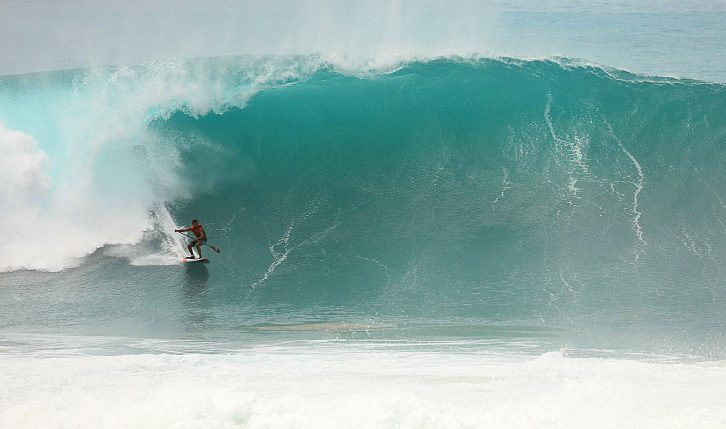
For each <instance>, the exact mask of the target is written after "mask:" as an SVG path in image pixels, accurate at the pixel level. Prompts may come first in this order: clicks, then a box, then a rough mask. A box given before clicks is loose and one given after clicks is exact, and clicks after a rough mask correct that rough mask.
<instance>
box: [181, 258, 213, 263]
mask: <svg viewBox="0 0 726 429" xmlns="http://www.w3.org/2000/svg"><path fill="white" fill-rule="evenodd" d="M181 261H182V262H183V263H185V264H190V263H193V262H201V263H202V264H208V263H209V259H207V258H182V260H181Z"/></svg>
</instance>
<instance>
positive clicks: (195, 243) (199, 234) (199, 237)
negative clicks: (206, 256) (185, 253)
mask: <svg viewBox="0 0 726 429" xmlns="http://www.w3.org/2000/svg"><path fill="white" fill-rule="evenodd" d="M187 231H191V232H193V233H194V236H195V237H196V238H195V239H194V240H192V241H191V242H189V244H187V249H189V253H191V255H192V256H191V257H187V258H186V259H197V258H195V257H194V251H193V250H192V247H196V248H197V253H198V254H199V259H202V245H203V244H204V243H206V242H207V233H206V232H204V227H203V226H202V224H201V223H199V221H198V220H196V219H194V220H193V221H192V226H189V227H186V228H180V229H175V230H174V232H187Z"/></svg>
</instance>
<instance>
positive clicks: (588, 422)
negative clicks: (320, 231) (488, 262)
mask: <svg viewBox="0 0 726 429" xmlns="http://www.w3.org/2000/svg"><path fill="white" fill-rule="evenodd" d="M0 369H2V370H1V371H0V427H7V428H20V427H22V428H28V429H32V428H47V429H50V428H62V427H73V428H79V429H80V428H98V427H104V428H128V427H134V428H158V427H184V428H208V427H214V428H268V427H275V428H340V427H347V428H370V427H376V428H481V427H490V428H499V427H501V428H532V427H538V428H548V427H552V428H583V427H588V428H620V427H645V428H650V427H652V428H656V427H657V428H684V427H688V428H722V427H724V426H725V425H726V405H724V403H723V401H722V398H723V397H724V394H726V367H724V366H723V365H721V364H719V363H714V364H665V363H646V362H636V361H628V360H616V359H592V358H568V357H564V356H563V355H562V354H561V353H546V354H544V355H542V356H539V357H536V358H521V357H520V358H511V357H510V358H505V357H502V356H498V357H497V356H493V355H490V354H486V353H436V352H422V351H410V350H409V351H396V350H370V349H366V348H365V347H361V348H359V349H356V348H351V347H342V346H341V347H339V348H337V347H332V348H320V347H315V348H310V347H309V346H306V347H301V348H294V347H293V348H288V349H278V348H269V347H268V348H258V349H250V350H245V351H240V352H237V353H227V354H213V355H200V354H192V355H189V354H187V355H174V354H172V355H167V354H161V355H159V354H144V355H132V356H66V357H46V358H40V359H39V358H36V359H28V358H27V356H12V355H5V356H2V357H0Z"/></svg>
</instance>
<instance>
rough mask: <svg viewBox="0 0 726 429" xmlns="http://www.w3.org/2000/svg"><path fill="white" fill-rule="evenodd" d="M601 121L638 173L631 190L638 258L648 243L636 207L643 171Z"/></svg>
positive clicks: (639, 213) (643, 176)
mask: <svg viewBox="0 0 726 429" xmlns="http://www.w3.org/2000/svg"><path fill="white" fill-rule="evenodd" d="M603 121H604V122H605V126H607V128H608V131H609V132H610V135H611V136H612V137H613V139H614V140H615V141H616V142H617V144H618V147H619V148H620V150H622V151H623V153H624V154H625V156H626V157H627V158H628V159H629V160H630V162H631V163H632V164H633V167H635V171H636V173H637V174H638V180H637V181H635V182H633V185H634V186H635V190H634V191H633V204H632V206H631V207H632V208H631V210H632V211H633V229H634V230H635V237H636V238H637V239H638V242H639V243H640V248H639V250H638V252H636V254H635V259H636V260H638V259H640V256H641V255H642V253H643V252H644V249H643V248H644V247H645V246H647V245H648V242H647V241H645V238H644V237H643V227H642V226H641V225H640V218H641V216H642V215H643V213H642V212H641V211H640V210H639V208H638V197H639V196H640V192H641V191H643V188H644V182H645V174H644V173H643V168H642V167H641V165H640V163H639V162H638V160H637V159H635V157H634V156H633V154H632V153H630V151H629V150H628V149H627V148H626V147H625V145H623V142H622V140H620V139H619V138H618V137H617V136H616V135H615V131H614V130H613V127H612V126H611V125H610V122H608V120H607V119H606V118H604V117H603Z"/></svg>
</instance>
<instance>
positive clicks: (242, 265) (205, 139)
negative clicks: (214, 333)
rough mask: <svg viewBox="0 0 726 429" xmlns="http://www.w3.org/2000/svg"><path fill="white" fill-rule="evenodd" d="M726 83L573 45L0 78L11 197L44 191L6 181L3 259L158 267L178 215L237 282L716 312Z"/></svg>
mask: <svg viewBox="0 0 726 429" xmlns="http://www.w3.org/2000/svg"><path fill="white" fill-rule="evenodd" d="M725 93H726V89H725V88H724V87H723V86H721V85H716V84H705V83H701V82H697V81H688V80H675V79H664V78H655V77H646V76H639V75H632V74H628V73H625V72H621V71H618V70H612V69H607V68H602V67H597V66H593V65H588V64H583V63H578V62H574V61H570V60H564V59H561V60H530V61H521V60H513V59H470V60H463V59H440V60H431V61H423V62H413V63H408V64H403V65H400V67H396V68H393V69H389V70H388V71H385V72H367V73H365V74H361V73H351V72H350V71H347V72H345V71H342V70H341V69H340V68H336V67H335V66H334V65H331V64H330V63H328V62H325V61H322V60H320V59H319V58H315V57H296V58H222V59H209V60H195V61H189V62H162V63H154V64H149V65H144V66H137V67H124V68H117V69H93V70H80V71H72V72H56V73H49V74H42V75H24V76H16V77H4V78H3V79H2V103H1V105H2V108H0V121H1V122H2V123H4V124H5V127H6V128H7V130H17V132H10V131H7V130H5V131H3V134H2V136H3V137H2V142H3V147H4V148H5V149H4V152H5V153H6V154H8V153H9V154H10V158H6V161H5V162H7V163H8V165H13V166H17V167H18V168H22V169H24V170H23V171H25V172H26V173H27V174H26V173H23V174H20V175H18V174H13V175H9V176H12V177H5V180H6V181H9V186H5V188H6V189H14V190H21V191H22V190H23V189H25V190H27V191H22V192H23V194H32V195H35V196H34V197H32V198H29V199H23V198H16V197H14V196H12V195H8V196H5V195H4V198H3V200H4V201H6V202H8V203H9V204H10V206H9V210H6V213H7V212H8V211H9V212H10V213H11V215H12V214H14V215H15V217H19V216H20V214H21V213H22V214H23V215H22V216H23V218H24V219H28V216H30V219H31V221H30V222H25V223H24V222H16V221H12V219H13V216H10V219H11V226H12V231H13V233H12V234H11V235H10V240H5V241H4V242H3V243H2V245H1V246H3V247H1V248H0V250H2V251H3V252H4V253H5V254H9V255H11V256H9V257H7V258H5V259H4V262H3V268H4V269H5V270H8V269H18V268H33V269H45V270H57V269H62V268H63V267H67V266H70V265H73V264H74V263H78V260H77V259H75V258H78V257H81V256H82V255H84V254H86V253H88V252H91V251H93V250H94V249H96V248H98V247H100V246H103V245H104V244H126V245H132V244H135V245H134V246H131V247H129V246H125V247H115V248H113V249H107V253H108V254H112V255H115V256H118V255H125V256H127V257H129V258H130V259H131V260H132V261H133V262H135V263H146V264H156V263H170V262H172V261H174V260H175V258H176V257H177V253H175V252H178V250H173V249H178V248H179V247H180V246H179V245H178V242H175V241H174V238H173V237H172V236H173V234H170V233H169V232H170V231H171V230H172V229H173V228H172V226H173V225H174V224H175V223H187V222H188V221H189V220H190V219H191V218H192V217H197V218H200V219H201V220H203V222H204V223H205V225H206V226H207V229H208V230H209V232H210V236H211V238H212V239H213V240H214V241H215V242H216V244H218V245H220V246H221V247H223V249H225V252H223V254H221V255H220V256H218V257H217V261H216V262H215V263H219V264H220V265H222V266H224V267H225V270H224V273H225V274H224V275H225V276H227V278H228V280H229V281H230V282H235V283H238V284H239V285H240V286H249V287H255V288H261V287H265V288H274V289H278V288H279V290H280V292H281V293H283V294H287V295H289V297H296V298H295V299H303V293H302V292H300V291H301V290H303V289H304V291H305V292H304V296H306V297H308V298H310V299H312V298H311V297H316V298H315V299H319V298H320V297H325V296H330V295H335V296H337V297H354V296H360V295H361V294H366V293H368V292H370V291H372V290H376V291H377V296H378V297H379V298H380V297H381V296H382V297H384V298H385V296H386V294H387V293H388V292H391V296H393V295H395V297H396V299H403V300H405V299H412V300H423V301H424V302H437V304H438V305H437V307H436V309H433V308H431V309H429V311H446V310H445V309H446V308H447V305H448V304H451V305H455V306H456V307H457V309H458V310H457V311H461V312H463V314H468V312H476V313H478V312H480V311H487V312H488V314H497V312H506V313H508V314H510V315H511V314H512V313H514V314H516V313H517V312H518V311H519V310H521V309H523V308H529V307H530V305H531V304H536V303H547V304H549V306H548V307H550V308H557V307H558V306H567V305H570V304H572V303H577V304H578V305H579V306H583V307H584V308H588V307H593V308H594V307H600V305H601V304H602V303H603V302H610V303H611V304H613V305H614V307H613V308H617V307H618V305H623V304H625V303H624V302H623V299H625V298H623V297H627V301H628V302H627V305H629V306H636V307H637V306H638V304H637V303H638V302H645V301H646V300H647V301H648V302H649V306H651V308H652V305H653V303H654V302H657V303H659V304H662V305H661V306H660V307H659V308H664V309H667V308H668V307H671V306H683V305H686V306H699V307H700V308H702V309H704V308H705V309H706V310H703V311H709V310H708V308H711V309H712V311H717V310H718V308H719V307H718V305H717V303H718V302H720V300H722V299H723V290H722V288H720V287H719V285H720V284H722V283H723V280H724V274H723V273H722V270H721V268H720V261H721V260H722V259H723V257H724V255H725V254H724V252H725V251H726V240H725V237H726V225H725V224H724V219H725V217H724V216H725V215H726V204H725V203H724V198H725V196H724V195H726V194H725V192H726V189H725V188H724V185H723V181H722V180H721V178H722V177H723V173H724V151H723V149H722V148H723V143H724V139H725V138H726V119H724V118H725V116H724V112H725V111H726V97H724V95H725ZM21 133H22V134H21ZM30 136H32V138H31V137H30ZM33 139H34V140H33ZM18 141H22V143H17V142H18ZM8 148H13V149H12V150H9V149H8ZM8 159H9V161H8ZM47 160H49V163H50V164H48V161H47ZM5 170H6V172H7V171H13V170H8V168H5ZM6 184H7V182H6ZM31 211H32V215H27V214H26V213H28V212H31ZM12 222H15V223H12ZM18 248H20V249H23V251H21V252H18V251H12V252H11V251H10V250H11V249H14V250H17V249H18ZM38 255H43V257H39V256H38ZM532 285H537V287H536V288H534V289H533V288H532ZM533 290H537V291H538V292H537V293H534V292H533ZM626 290H627V291H628V292H627V294H622V293H620V292H621V291H626ZM297 294H299V296H298V295H297ZM278 298H279V296H278ZM709 305H710V307H709ZM482 306H483V307H485V308H484V309H482ZM704 306H705V307H704ZM422 311H423V310H422ZM636 313H637V312H634V313H632V314H636ZM680 314H686V313H680ZM634 317H635V316H634ZM684 317H685V316H684Z"/></svg>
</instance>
